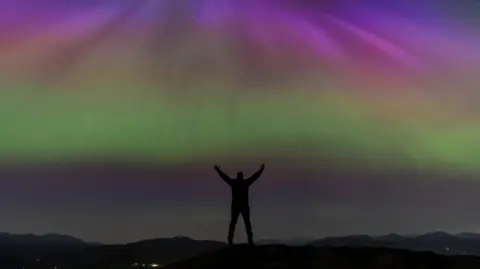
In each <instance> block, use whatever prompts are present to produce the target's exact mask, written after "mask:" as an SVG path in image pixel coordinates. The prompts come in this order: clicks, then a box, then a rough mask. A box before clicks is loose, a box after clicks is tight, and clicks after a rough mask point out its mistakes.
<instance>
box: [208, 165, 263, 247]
mask: <svg viewBox="0 0 480 269" xmlns="http://www.w3.org/2000/svg"><path fill="white" fill-rule="evenodd" d="M264 169H265V165H264V164H262V166H261V167H260V170H258V171H257V172H256V173H255V174H253V175H252V176H251V177H249V178H247V179H245V178H244V177H243V173H242V172H238V173H237V178H236V179H232V178H230V177H229V176H227V174H225V173H224V172H223V171H222V170H221V169H220V167H219V166H218V165H215V170H216V171H217V173H218V174H219V175H220V177H221V178H222V179H223V180H224V181H225V182H227V184H228V185H230V187H231V188H232V204H231V208H230V211H231V212H230V213H231V217H230V226H229V229H228V244H229V245H230V246H231V245H233V236H234V234H235V225H236V224H237V220H238V216H239V215H240V214H242V218H243V221H244V222H245V228H246V230H247V236H248V244H249V245H251V246H253V233H252V224H251V223H250V206H249V203H248V188H249V187H250V186H251V185H252V184H253V183H254V182H255V181H256V180H257V179H258V178H259V177H260V175H261V174H262V173H263V170H264Z"/></svg>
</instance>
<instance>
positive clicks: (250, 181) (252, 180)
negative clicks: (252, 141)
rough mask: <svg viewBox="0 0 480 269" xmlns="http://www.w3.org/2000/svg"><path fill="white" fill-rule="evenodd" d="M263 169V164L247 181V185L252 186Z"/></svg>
mask: <svg viewBox="0 0 480 269" xmlns="http://www.w3.org/2000/svg"><path fill="white" fill-rule="evenodd" d="M264 169H265V164H262V166H260V169H259V170H258V171H257V172H255V174H253V175H252V176H251V177H249V178H248V179H247V181H248V185H252V184H253V183H254V182H255V181H256V180H257V179H258V178H259V177H260V176H261V175H262V173H263V170H264Z"/></svg>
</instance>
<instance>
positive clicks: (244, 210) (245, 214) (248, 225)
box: [242, 206, 253, 245]
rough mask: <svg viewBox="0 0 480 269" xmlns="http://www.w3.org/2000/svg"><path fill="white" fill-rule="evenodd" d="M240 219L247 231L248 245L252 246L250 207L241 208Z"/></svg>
mask: <svg viewBox="0 0 480 269" xmlns="http://www.w3.org/2000/svg"><path fill="white" fill-rule="evenodd" d="M242 217H243V221H244V222H245V230H247V237H248V244H249V245H253V232H252V223H251V222H250V207H249V206H247V207H244V208H242Z"/></svg>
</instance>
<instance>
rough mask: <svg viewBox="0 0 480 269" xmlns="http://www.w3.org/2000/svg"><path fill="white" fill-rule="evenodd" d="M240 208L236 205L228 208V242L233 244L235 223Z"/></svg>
mask: <svg viewBox="0 0 480 269" xmlns="http://www.w3.org/2000/svg"><path fill="white" fill-rule="evenodd" d="M239 215H240V210H238V207H235V206H232V207H231V209H230V226H229V227H228V244H229V245H233V236H234V235H235V225H236V224H237V220H238V216H239Z"/></svg>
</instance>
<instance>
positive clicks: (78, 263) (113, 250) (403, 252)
mask: <svg viewBox="0 0 480 269" xmlns="http://www.w3.org/2000/svg"><path fill="white" fill-rule="evenodd" d="M303 240H305V239H303ZM289 242H290V243H291V244H290V245H288V244H289ZM300 242H301V240H258V241H257V246H255V247H251V246H248V245H246V244H239V245H235V246H230V247H229V246H228V244H227V243H225V242H219V241H212V240H194V239H191V238H188V237H184V236H177V237H174V238H159V239H150V240H142V241H138V242H133V243H128V244H116V245H111V244H101V243H91V242H85V241H84V240H81V239H77V238H75V237H71V236H66V235H58V234H50V235H44V236H37V235H32V234H28V235H12V234H7V233H3V234H0V268H13V269H16V268H18V269H21V268H36V269H44V268H45V269H46V268H49V269H51V268H55V267H57V269H60V268H66V269H81V268H90V269H97V268H98V269H100V268H102V269H110V268H111V269H115V268H117V269H122V268H156V267H164V268H171V269H184V268H299V269H301V268H347V269H350V268H351V269H357V268H362V269H363V268H368V269H371V268H382V269H384V268H386V269H389V268H435V269H437V268H462V269H464V268H465V269H468V268H480V234H476V233H460V234H448V233H444V232H433V233H427V234H422V235H415V236H404V235H399V234H388V235H383V236H368V235H351V236H342V237H327V238H323V239H317V240H312V241H309V242H305V243H304V244H300Z"/></svg>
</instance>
